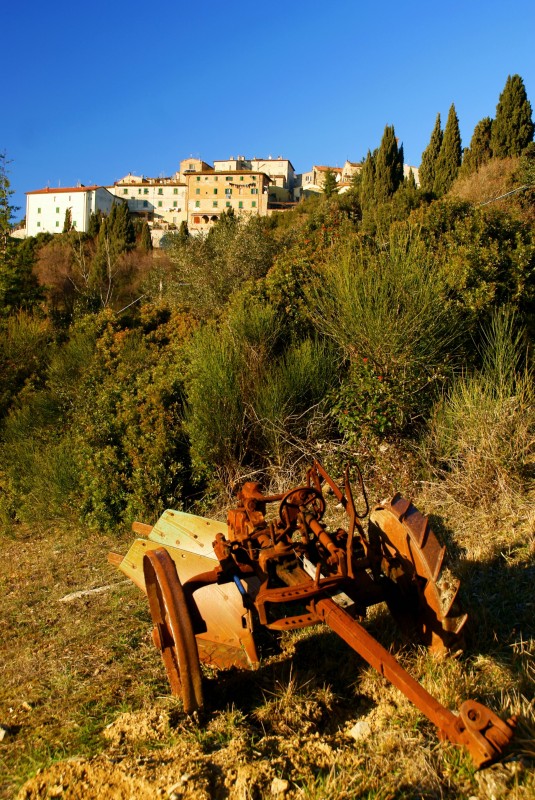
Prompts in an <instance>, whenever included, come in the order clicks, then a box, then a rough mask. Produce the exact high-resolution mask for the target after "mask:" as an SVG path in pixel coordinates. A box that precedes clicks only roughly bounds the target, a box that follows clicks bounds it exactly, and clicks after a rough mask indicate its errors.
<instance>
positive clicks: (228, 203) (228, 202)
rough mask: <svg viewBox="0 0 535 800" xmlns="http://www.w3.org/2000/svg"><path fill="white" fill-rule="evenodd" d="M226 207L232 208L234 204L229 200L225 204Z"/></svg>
mask: <svg viewBox="0 0 535 800" xmlns="http://www.w3.org/2000/svg"><path fill="white" fill-rule="evenodd" d="M225 205H226V207H227V208H230V207H231V205H232V203H231V202H230V200H227V202H226V203H225Z"/></svg>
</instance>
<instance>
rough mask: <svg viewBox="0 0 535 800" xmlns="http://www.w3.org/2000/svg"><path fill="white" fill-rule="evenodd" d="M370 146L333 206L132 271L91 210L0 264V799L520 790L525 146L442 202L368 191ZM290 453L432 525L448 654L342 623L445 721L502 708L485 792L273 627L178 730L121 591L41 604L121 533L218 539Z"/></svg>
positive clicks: (334, 668)
mask: <svg viewBox="0 0 535 800" xmlns="http://www.w3.org/2000/svg"><path fill="white" fill-rule="evenodd" d="M450 118H451V120H452V121H451V122H450ZM454 122H455V120H454V118H453V116H451V114H450V117H449V118H448V125H450V130H449V133H448V138H447V141H448V142H450V144H449V145H448V147H450V148H455V136H454V135H453V132H452V129H453V127H454ZM437 130H438V129H437ZM392 133H393V130H392V132H390V131H385V138H384V140H383V144H382V145H381V147H382V148H383V151H382V152H381V149H380V150H379V151H375V154H371V153H369V154H368V156H369V161H368V162H367V166H366V167H365V170H363V173H361V176H360V177H359V178H358V179H356V180H355V185H354V186H353V188H352V189H351V191H350V192H348V193H346V194H345V195H340V196H338V195H336V194H330V196H322V197H318V198H311V199H309V200H306V201H304V202H303V203H301V204H299V205H298V206H297V207H296V208H295V209H294V210H292V211H290V212H285V213H284V214H282V213H281V214H279V215H274V216H272V217H269V218H253V219H250V220H248V221H247V220H241V219H237V218H234V217H233V216H232V215H225V216H224V217H223V218H222V219H221V221H220V222H218V223H217V224H216V225H215V226H214V227H213V229H212V230H211V231H210V233H209V234H208V235H207V236H205V237H198V238H191V237H189V236H188V234H187V230H182V231H181V232H180V234H176V235H174V236H173V235H170V236H169V237H168V238H167V241H166V242H165V247H164V249H163V250H162V251H159V252H152V251H151V250H150V248H149V247H148V245H147V239H146V233H145V234H143V232H142V230H141V228H139V229H138V230H137V231H136V230H135V228H134V227H133V225H132V222H131V221H130V220H128V219H122V218H120V214H119V212H118V211H116V212H114V215H113V218H112V219H108V220H107V221H106V222H105V223H104V222H102V221H101V220H98V219H95V220H94V228H93V230H92V231H91V233H90V234H88V235H79V234H77V233H76V232H75V231H67V232H65V233H63V234H61V235H59V236H56V237H54V238H52V237H51V236H47V235H41V237H37V239H35V240H27V241H25V242H23V243H18V244H17V243H15V242H14V241H13V240H11V241H9V242H7V243H6V245H5V248H4V251H3V262H2V271H1V280H0V296H1V298H2V307H1V308H0V315H1V316H0V372H1V375H2V381H1V385H0V419H1V429H0V430H1V442H2V459H1V463H0V521H1V524H2V530H3V533H2V539H1V542H2V551H3V554H4V558H3V564H2V568H1V570H0V580H1V585H0V591H1V592H2V597H3V607H4V615H3V616H4V620H3V624H4V626H5V635H4V639H3V642H2V645H1V647H2V649H3V651H4V654H3V655H4V659H3V660H4V664H5V667H4V668H3V678H2V687H1V689H0V695H1V697H0V703H1V705H0V713H1V716H0V726H1V727H2V729H3V730H4V731H5V736H4V739H3V741H2V742H0V758H1V759H2V760H1V762H0V766H1V767H2V771H3V777H2V781H3V783H2V786H3V791H4V792H5V793H6V795H5V796H6V797H7V796H10V794H9V793H10V792H13V791H14V790H15V787H18V786H20V785H21V784H22V783H23V782H24V781H25V780H26V779H28V778H30V777H31V776H33V775H35V773H36V772H37V770H39V769H41V768H44V767H50V765H55V766H52V767H51V770H50V771H49V772H46V773H43V774H42V775H41V776H40V775H39V774H37V777H35V778H34V780H33V781H32V782H30V783H29V784H28V785H27V787H26V788H25V789H23V790H22V791H21V797H27V798H30V797H32V798H33V797H51V796H55V797H72V798H74V797H84V798H90V797H98V796H101V797H102V796H109V797H126V796H135V797H153V796H158V793H159V795H160V796H169V797H211V796H213V797H221V798H223V797H230V798H241V797H244V798H245V797H267V796H269V795H270V792H271V793H273V794H272V796H276V795H277V791H279V792H280V793H281V796H286V797H287V798H290V799H291V798H298V797H307V798H318V800H319V798H353V797H354V798H356V797H369V798H372V797H373V798H384V799H385V800H386V798H412V797H425V798H435V797H436V798H438V797H440V798H443V797H451V798H454V797H481V798H484V797H491V796H492V797H497V798H498V797H517V798H528V797H533V796H534V794H535V783H534V782H533V772H532V769H531V768H530V765H531V767H532V765H533V761H532V759H533V758H534V757H535V748H534V745H533V735H534V733H535V709H534V705H533V679H534V677H535V673H534V667H533V658H534V655H535V638H534V629H533V589H532V587H533V579H534V577H535V564H534V560H535V531H534V524H535V516H534V512H533V507H534V506H533V499H534V492H533V489H534V484H533V480H534V467H535V460H534V456H535V450H534V444H535V438H534V427H533V422H534V416H535V411H534V402H533V401H534V396H533V394H534V389H533V371H532V370H533V337H534V332H535V317H534V311H535V227H534V221H533V198H534V189H533V180H532V175H533V152H532V150H531V149H530V147H528V148H527V149H525V150H524V151H522V154H515V155H510V156H507V157H503V158H496V157H491V158H489V159H487V160H485V159H483V160H484V163H481V164H476V165H475V166H473V168H470V170H471V171H469V170H468V167H467V168H466V169H465V171H464V172H463V170H462V169H461V171H460V172H459V170H457V173H458V175H457V177H456V178H455V179H454V180H453V181H450V180H449V178H446V177H443V178H441V179H440V180H443V181H446V184H443V183H442V184H441V186H442V188H441V189H440V190H439V189H436V185H437V184H436V183H435V184H433V185H434V186H435V189H436V190H431V189H428V190H426V191H424V190H423V189H418V188H417V187H416V185H415V183H414V180H413V179H412V176H410V177H409V179H407V180H405V181H403V179H402V178H401V179H399V170H398V169H397V167H395V169H396V170H397V172H396V173H395V174H396V175H397V176H398V177H397V178H396V181H397V185H393V186H391V191H390V190H389V189H388V187H387V188H386V189H385V188H384V187H383V189H384V190H383V191H375V193H373V192H372V194H370V193H369V187H370V186H373V185H375V186H376V187H377V185H378V184H377V181H379V180H382V179H381V178H380V171H381V170H383V171H384V170H385V169H386V167H384V164H388V163H390V162H389V160H388V158H386V155H385V151H384V148H386V146H387V145H388V147H394V145H395V139H394V137H393V136H392ZM387 134H388V135H387ZM444 139H446V133H444ZM392 141H393V142H394V145H393V144H392ZM385 143H386V144H385ZM395 146H396V147H397V145H395ZM472 151H473V152H475V151H474V147H473V148H472ZM444 158H445V156H443V157H442V161H444ZM474 158H475V155H474ZM394 161H395V159H394ZM394 161H392V160H391V163H394ZM428 161H429V160H428ZM440 163H441V162H438V167H437V169H438V168H440V169H443V170H444V171H443V173H440V172H439V173H437V174H443V176H446V175H448V174H449V173H448V172H447V169H446V167H447V164H442V167H440ZM382 165H383V166H382ZM394 166H395V164H394ZM377 170H379V172H378V171H377ZM378 175H379V177H378ZM374 180H375V184H374V183H373V181H374ZM434 180H438V179H437V178H436V175H435V178H434ZM396 181H395V182H394V183H396ZM385 186H386V184H385ZM445 186H446V188H445ZM518 187H527V188H523V189H522V191H518V192H517V191H513V190H515V189H517V188H518ZM530 187H531V188H530ZM511 192H513V193H512V194H511ZM501 195H506V196H505V197H501V199H496V198H498V197H500V196H501ZM490 200H493V201H494V202H488V201H490ZM121 213H122V212H121ZM313 458H318V459H319V460H320V461H322V462H323V463H324V464H325V466H326V467H327V468H328V469H329V470H330V471H332V473H333V474H335V475H337V476H338V475H340V474H341V471H342V468H343V465H344V464H345V463H346V462H347V461H350V462H354V461H357V462H358V463H359V464H360V466H361V468H362V470H363V473H364V476H365V480H366V482H367V488H368V493H369V495H370V497H371V499H372V501H374V500H377V501H378V500H380V499H381V498H382V497H384V496H387V495H389V494H393V493H394V491H396V490H400V491H402V492H404V493H405V494H407V495H411V496H412V497H413V498H414V500H415V502H416V504H417V505H418V506H419V507H420V508H421V510H422V511H424V512H426V513H428V514H430V515H432V522H433V525H434V527H435V529H436V531H437V533H438V534H439V535H440V536H441V537H442V538H443V539H444V540H445V543H446V544H447V545H448V551H449V555H450V563H451V565H452V567H453V569H454V571H456V573H457V574H458V575H459V576H460V577H461V578H462V580H463V598H462V599H463V602H464V605H465V608H466V610H467V611H468V612H469V614H470V619H471V624H470V627H469V629H468V632H467V641H466V650H465V652H464V654H463V655H462V656H461V657H460V658H459V659H456V660H450V661H444V662H436V661H434V660H433V659H432V658H431V657H430V656H429V655H427V654H426V653H424V652H422V651H420V650H418V648H416V647H415V646H413V645H412V646H411V644H410V643H409V644H407V643H405V644H403V642H402V640H401V638H400V635H399V634H398V633H397V631H396V630H395V628H394V626H393V624H392V623H391V622H390V619H389V618H388V617H387V616H386V614H385V612H384V610H382V609H379V610H378V611H377V613H376V614H375V615H374V616H373V617H372V619H371V620H370V626H371V629H372V632H373V634H374V635H375V636H376V637H377V638H379V639H380V640H381V641H382V642H383V643H384V644H386V646H392V648H393V650H394V651H395V653H396V656H397V657H399V658H400V659H401V660H402V662H403V663H405V664H406V665H408V667H409V668H410V669H411V671H412V672H413V674H415V675H416V676H417V677H419V679H420V680H422V682H423V683H424V684H425V685H426V686H427V688H428V689H429V690H430V691H431V692H432V693H434V694H435V696H436V697H437V698H438V699H439V700H440V701H441V702H443V703H444V704H446V705H447V706H449V707H455V708H458V706H459V705H460V702H462V700H464V699H466V697H473V698H474V699H478V700H481V701H482V702H484V703H486V704H487V705H489V706H490V707H492V708H493V709H494V710H496V711H498V713H500V714H501V715H503V716H504V717H505V716H509V715H510V714H512V713H517V714H520V715H521V720H520V723H519V729H518V736H517V739H516V740H515V745H514V748H513V760H511V761H510V762H509V763H507V764H505V765H499V766H498V767H495V768H493V769H492V770H487V771H486V773H487V777H486V778H485V777H484V776H483V775H482V774H481V775H475V774H474V771H473V768H472V766H471V763H470V761H469V759H468V757H467V756H466V755H465V754H464V753H462V752H460V751H458V750H457V749H456V748H452V747H450V746H449V745H447V744H443V743H442V744H439V743H437V741H436V738H435V735H434V732H433V730H432V728H431V726H430V725H429V724H428V723H427V721H426V720H425V718H423V717H422V715H420V714H419V712H417V711H416V710H415V709H414V708H413V707H412V706H410V704H409V703H408V701H406V699H405V698H403V696H402V695H400V693H399V692H397V691H396V690H394V689H392V688H391V687H390V686H389V685H388V684H386V683H385V682H384V681H383V679H381V678H380V677H379V676H377V675H375V674H374V673H373V671H372V670H371V669H369V668H368V667H367V665H366V664H365V663H364V662H362V660H360V659H359V658H358V657H357V656H355V655H354V654H352V653H349V652H348V650H347V648H345V646H344V645H343V644H342V643H341V642H340V643H338V642H334V641H333V638H334V637H332V636H330V635H329V634H327V633H322V632H321V631H319V630H316V629H313V630H312V631H306V632H304V633H303V632H302V633H300V634H294V635H289V634H288V635H286V637H283V640H282V643H281V646H282V650H281V652H279V653H278V654H276V655H272V656H271V657H268V658H267V660H266V663H265V665H263V667H262V669H261V671H260V673H258V674H256V673H255V674H251V675H247V676H243V675H236V674H235V673H233V672H230V673H226V674H222V675H220V676H219V677H218V678H217V680H216V679H215V677H214V676H208V683H209V685H210V686H211V688H210V690H209V696H210V703H211V706H210V715H209V717H207V718H205V719H203V720H200V722H199V725H198V726H196V725H194V724H193V723H192V722H191V721H188V720H187V719H186V718H185V717H184V716H183V715H182V714H181V711H180V705H179V703H178V702H175V701H170V700H168V699H167V698H166V697H165V696H166V695H167V693H168V690H167V687H166V684H165V681H164V678H163V668H162V667H161V664H160V663H159V660H158V654H157V653H156V651H155V650H154V648H153V647H152V645H151V642H150V630H149V629H150V624H149V617H148V611H147V609H146V606H145V602H144V600H143V598H141V597H138V595H137V594H134V592H135V590H133V589H131V588H130V587H129V586H128V587H126V586H123V585H121V586H120V587H116V588H115V590H113V591H110V592H107V593H103V594H99V595H95V596H94V597H90V598H87V599H85V600H83V601H73V602H72V603H64V604H58V601H59V599H60V598H61V597H63V596H64V595H66V594H67V593H69V592H73V591H75V590H77V589H81V588H89V587H95V586H100V585H103V584H108V583H113V582H114V581H115V580H116V578H115V576H114V574H113V570H112V569H111V567H109V566H108V565H107V564H106V555H107V552H108V550H110V549H113V550H116V551H119V550H120V551H121V552H125V551H126V548H127V547H128V544H129V541H130V538H131V535H130V534H129V533H128V530H129V528H130V525H131V523H132V521H133V520H135V519H137V520H142V521H144V522H147V523H154V522H155V521H156V519H157V518H158V516H159V515H160V513H161V512H162V511H163V510H164V509H165V508H168V507H173V508H177V509H183V510H186V511H192V512H194V513H200V514H206V515H208V516H219V517H220V518H223V517H224V512H225V509H226V507H228V505H230V504H231V502H232V492H233V489H234V488H235V487H236V485H237V484H239V483H240V481H243V480H246V479H248V480H251V478H252V476H254V479H255V480H259V481H261V482H262V483H263V485H264V488H265V489H266V490H267V491H279V490H281V489H285V488H290V487H291V486H293V485H297V484H299V483H301V481H302V479H303V477H304V473H305V470H306V467H307V465H308V464H309V463H310V461H311V460H312V459H313ZM340 665H342V666H340ZM359 720H361V721H362V720H365V721H366V725H368V728H366V730H367V734H366V736H364V737H361V738H360V740H359V741H358V743H355V741H354V738H352V737H351V736H350V735H348V731H349V730H350V729H351V728H353V727H354V726H355V724H356V723H357V722H358V721H359ZM109 725H111V727H108V728H106V726H109ZM121 726H123V727H121ZM121 731H122V732H121ZM140 731H141V732H140ZM103 732H104V733H105V736H104V735H103ZM72 757H77V759H78V760H76V761H72V760H71V761H69V762H66V763H65V762H64V759H66V758H72ZM82 759H88V760H86V761H82ZM530 759H531V760H530ZM192 776H193V777H192ZM277 780H278V781H280V783H278V784H277V783H276V781H277ZM489 781H490V783H489ZM274 786H275V789H274V788H273V787H274ZM489 786H490V788H489ZM92 787H93V788H92ZM95 787H98V788H95ZM277 787H278V789H277ZM54 792H55V793H54ZM99 792H100V794H99ZM121 792H122V793H121ZM129 792H130V794H129Z"/></svg>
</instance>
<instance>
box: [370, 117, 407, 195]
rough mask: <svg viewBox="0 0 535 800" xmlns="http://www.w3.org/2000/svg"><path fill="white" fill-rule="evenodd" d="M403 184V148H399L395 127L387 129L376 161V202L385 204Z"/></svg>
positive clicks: (388, 126) (390, 126) (387, 127)
mask: <svg viewBox="0 0 535 800" xmlns="http://www.w3.org/2000/svg"><path fill="white" fill-rule="evenodd" d="M402 183H403V147H401V148H398V143H397V141H396V134H395V131H394V126H393V125H387V126H386V127H385V130H384V133H383V138H382V139H381V145H380V147H379V151H378V153H377V157H376V159H375V192H374V194H375V200H376V202H378V203H384V202H385V201H386V200H388V199H389V198H390V197H392V195H393V194H394V193H395V192H396V191H397V190H398V188H399V187H400V185H401V184H402Z"/></svg>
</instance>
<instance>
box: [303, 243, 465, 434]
mask: <svg viewBox="0 0 535 800" xmlns="http://www.w3.org/2000/svg"><path fill="white" fill-rule="evenodd" d="M309 300H310V310H311V314H313V316H312V319H313V322H314V324H315V325H316V326H317V328H318V330H319V331H320V333H322V334H323V335H325V336H328V337H329V338H331V339H332V340H334V342H336V343H337V344H338V346H339V347H340V349H341V350H342V352H343V353H344V355H345V356H346V358H347V360H348V361H349V364H350V370H349V373H348V377H347V380H346V382H345V384H344V389H343V392H342V396H341V397H340V398H339V400H338V402H335V413H336V411H337V410H338V411H340V412H341V414H338V419H339V424H340V427H341V428H342V429H343V430H345V431H346V433H348V434H350V430H349V428H350V426H351V421H352V420H353V421H354V423H355V424H356V425H361V424H365V425H369V426H370V427H371V428H372V429H376V430H378V431H386V430H390V431H393V432H399V431H402V430H404V429H405V428H406V427H407V426H408V425H410V424H412V423H414V422H415V421H416V420H417V419H418V418H419V417H421V416H423V415H424V414H425V413H426V412H427V410H428V408H429V405H430V403H431V401H432V398H433V394H434V393H436V391H437V389H438V387H440V386H441V385H442V383H443V381H444V380H445V379H446V377H447V376H448V374H449V372H450V369H451V366H452V364H453V362H454V354H455V350H456V346H457V342H458V340H459V333H460V331H459V327H458V325H457V324H456V319H455V317H454V315H453V313H452V312H451V309H449V308H448V307H447V306H446V304H445V302H444V279H443V278H442V277H441V276H440V275H439V274H438V273H437V271H436V270H435V269H433V268H432V266H430V265H429V264H428V257H427V253H426V250H425V248H424V246H423V245H422V242H421V241H420V239H419V238H418V236H417V235H416V234H415V233H414V231H412V230H411V229H410V228H398V229H394V228H393V229H391V234H390V241H389V242H388V243H387V245H385V246H384V247H381V248H379V247H377V246H375V245H374V244H366V243H364V244H361V245H360V246H358V247H356V248H355V247H353V246H352V247H346V249H345V251H344V250H341V251H340V257H339V258H338V259H337V260H336V261H330V262H328V263H326V264H325V265H324V266H323V267H322V268H321V269H320V270H319V271H318V276H317V280H316V281H315V283H314V284H313V285H312V287H311V290H310V291H309ZM379 384H381V385H380V386H379ZM345 412H347V413H345Z"/></svg>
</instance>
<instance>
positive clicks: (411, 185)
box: [405, 169, 418, 189]
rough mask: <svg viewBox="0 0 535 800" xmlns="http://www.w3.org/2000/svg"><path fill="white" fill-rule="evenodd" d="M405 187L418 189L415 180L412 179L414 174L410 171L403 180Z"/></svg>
mask: <svg viewBox="0 0 535 800" xmlns="http://www.w3.org/2000/svg"><path fill="white" fill-rule="evenodd" d="M405 186H406V187H407V189H417V188H418V187H417V186H416V178H415V177H414V172H413V171H412V169H410V170H409V174H408V175H407V177H406V179H405Z"/></svg>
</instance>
